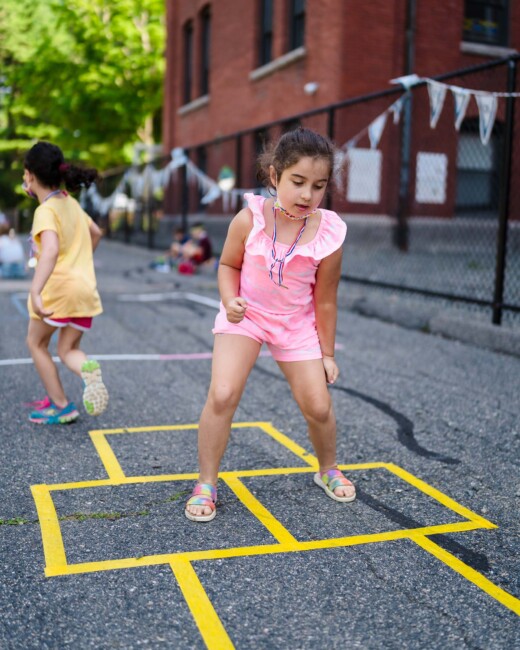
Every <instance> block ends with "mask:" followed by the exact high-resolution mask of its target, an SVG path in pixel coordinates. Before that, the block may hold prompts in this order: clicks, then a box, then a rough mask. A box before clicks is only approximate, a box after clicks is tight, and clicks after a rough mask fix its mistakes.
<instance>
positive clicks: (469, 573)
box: [413, 537, 520, 616]
mask: <svg viewBox="0 0 520 650" xmlns="http://www.w3.org/2000/svg"><path fill="white" fill-rule="evenodd" d="M413 541H414V542H415V543H416V544H418V545H419V546H420V547H421V548H423V549H424V550H425V551H428V553H431V554H432V555H433V556H435V557H436V558H437V559H438V560H440V561H441V562H444V564H446V565H448V566H449V567H450V569H453V570H454V571H456V572H457V573H460V575H461V576H463V577H464V578H466V580H469V581H470V582H472V583H473V584H474V585H476V586H477V587H478V588H479V589H482V591H484V592H486V594H488V596H491V598H494V599H495V600H497V601H498V602H499V603H500V604H501V605H504V607H507V608H508V609H510V610H511V611H513V612H514V613H515V614H517V615H519V616H520V600H519V599H518V598H515V597H514V596H512V595H511V594H509V593H508V592H507V591H504V589H501V588H500V587H497V585H495V584H494V583H493V582H491V580H488V579H487V578H485V577H484V576H483V575H482V574H481V573H479V572H478V571H475V569H472V568H471V567H470V566H468V565H467V564H465V563H464V562H462V561H461V560H459V558H457V557H455V556H454V555H452V554H451V553H448V551H445V550H444V549H443V548H441V547H440V546H439V545H438V544H435V542H432V541H431V539H427V538H426V537H414V538H413Z"/></svg>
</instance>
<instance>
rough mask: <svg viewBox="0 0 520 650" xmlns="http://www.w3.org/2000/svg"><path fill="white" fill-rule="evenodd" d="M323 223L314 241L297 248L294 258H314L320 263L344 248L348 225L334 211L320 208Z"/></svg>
mask: <svg viewBox="0 0 520 650" xmlns="http://www.w3.org/2000/svg"><path fill="white" fill-rule="evenodd" d="M320 212H321V222H320V227H319V228H318V232H317V233H316V236H315V237H314V239H312V240H311V241H310V242H309V243H308V244H303V246H296V248H295V249H294V253H293V256H294V257H296V256H297V255H301V256H303V257H312V258H313V259H315V260H316V261H320V260H322V259H323V258H325V257H327V256H328V255H331V254H332V253H334V251H337V250H338V248H341V246H343V242H344V241H345V237H346V236H347V224H346V223H345V222H344V221H343V219H341V217H339V216H338V215H337V214H336V213H335V212H332V210H324V209H322V208H320Z"/></svg>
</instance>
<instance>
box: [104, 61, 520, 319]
mask: <svg viewBox="0 0 520 650" xmlns="http://www.w3.org/2000/svg"><path fill="white" fill-rule="evenodd" d="M519 58H520V57H518V56H513V57H509V58H507V59H502V60H499V61H493V62H491V63H488V64H483V65H479V66H474V67H472V68H467V69H464V70H459V71H456V72H452V73H447V74H444V75H440V76H437V77H435V78H434V80H436V81H437V82H438V83H440V84H443V85H449V88H448V89H447V92H446V95H445V98H444V103H443V106H442V110H441V111H439V114H438V116H435V119H436V120H437V123H436V125H435V128H432V127H431V125H430V121H431V120H432V119H433V115H432V113H433V108H432V107H433V106H434V104H433V102H432V101H430V92H431V91H430V85H431V84H429V83H426V82H425V81H420V82H419V83H417V84H416V85H414V86H413V87H410V88H408V90H405V88H404V87H403V86H402V85H400V86H394V87H392V88H389V89H388V90H385V91H382V92H379V93H373V94H371V95H367V96H364V97H358V98H353V99H349V100H347V101H345V102H341V103H338V104H334V105H331V106H327V107H325V108H322V109H318V110H315V111H312V112H308V113H305V114H301V115H297V116H294V117H292V118H291V119H289V120H285V121H280V122H274V123H270V124H265V125H261V126H259V127H258V128H256V129H251V130H248V131H243V132H240V133H235V134H232V135H229V136H226V137H222V138H219V139H217V140H213V141H210V142H205V143H202V144H199V145H197V146H196V147H191V148H187V149H186V150H185V153H186V155H187V156H188V160H189V164H190V165H191V168H192V169H193V168H196V169H197V170H198V172H197V174H196V175H194V173H193V171H192V172H190V170H189V169H188V167H187V166H179V167H178V168H176V169H175V170H173V171H172V172H171V174H169V176H168V181H167V183H166V185H165V186H164V187H162V188H157V187H155V186H154V184H153V183H152V182H148V183H147V180H146V178H147V176H146V169H147V167H146V166H141V167H139V168H134V170H133V171H134V173H135V178H140V181H139V182H138V183H135V182H133V183H132V182H128V183H127V184H126V186H125V187H124V189H122V186H121V180H122V179H123V172H122V171H121V172H119V173H118V174H107V175H105V181H104V184H105V186H104V187H103V188H101V191H102V193H103V194H105V195H109V194H110V193H111V192H113V188H114V187H116V188H117V187H119V191H118V192H117V193H116V196H115V197H113V203H112V204H111V206H110V209H109V210H108V211H106V213H105V214H99V215H98V216H99V218H100V220H101V221H102V222H103V223H104V226H105V228H106V229H107V231H108V233H109V234H110V235H111V236H113V237H117V238H120V239H123V240H124V241H127V242H129V241H133V242H138V243H142V244H144V245H148V246H150V247H154V246H157V245H159V246H166V245H167V244H168V242H169V240H170V238H171V231H172V224H174V223H175V224H177V225H178V224H179V223H181V224H182V225H183V226H184V227H186V226H187V223H188V215H190V218H191V216H193V215H197V218H200V217H201V215H203V216H204V219H205V221H206V222H208V223H209V222H210V221H211V219H212V216H215V215H222V214H227V215H231V214H232V213H233V212H235V211H237V210H238V209H239V208H240V207H241V205H242V203H241V197H240V194H241V192H242V190H250V191H260V189H261V188H259V187H258V182H257V180H256V158H257V155H258V153H259V152H260V151H261V150H262V148H263V146H264V144H265V143H266V142H267V141H270V140H275V139H277V138H278V137H279V135H280V134H281V133H283V132H284V131H286V130H289V129H292V128H295V127H296V126H299V125H302V126H307V127H309V128H312V129H315V130H317V131H319V132H321V133H323V134H327V135H329V136H330V137H331V138H332V139H333V140H334V142H335V143H336V145H337V146H338V147H339V148H340V150H341V151H342V152H343V153H344V159H343V164H342V166H341V169H340V173H339V174H338V181H339V182H338V184H337V187H336V188H333V189H331V191H330V193H329V195H328V197H327V205H326V207H329V208H330V209H333V210H335V211H337V212H338V213H340V214H341V215H342V216H343V217H344V218H345V220H346V222H347V225H348V229H349V234H348V237H347V245H346V248H345V253H346V254H345V266H344V279H346V280H347V281H349V282H355V283H359V284H364V285H370V286H373V287H378V288H380V289H387V290H392V291H394V292H395V291H399V292H403V293H409V294H415V295H421V296H424V297H425V298H427V299H430V300H433V299H435V300H438V301H449V302H450V303H451V304H459V305H464V306H466V307H468V308H472V309H480V310H484V312H485V313H487V314H488V315H489V317H490V318H491V320H492V321H493V322H494V323H495V324H500V323H501V322H502V321H504V322H516V321H517V320H518V315H519V314H520V255H519V249H520V190H519V188H518V184H515V183H512V182H511V181H512V179H513V178H515V177H516V176H515V172H516V171H517V170H518V167H519V166H520V147H519V146H518V143H517V138H516V137H515V136H516V134H517V133H518V126H519V120H520V111H518V110H517V111H516V113H515V102H518V100H519V99H520V98H517V97H514V96H513V95H514V93H515V90H516V88H517V87H518V86H517V76H518V71H517V62H518V59H519ZM452 89H454V90H453V92H452ZM456 89H460V90H462V89H471V90H472V91H474V93H473V94H471V95H470V99H469V101H468V103H467V107H466V110H465V113H464V119H461V120H460V125H458V126H459V128H458V129H457V128H456V126H455V120H456V116H457V104H456V99H457V97H456V92H455V90H456ZM478 93H488V94H489V93H504V94H508V95H509V96H507V97H506V96H501V97H499V98H498V100H497V108H496V118H495V120H494V121H493V126H492V128H490V129H489V130H488V133H486V134H485V137H487V138H488V141H487V142H486V143H485V144H484V142H483V135H482V132H481V131H482V124H481V119H480V110H481V109H480V107H479V105H477V99H476V96H477V94H478ZM487 96H488V97H489V95H487ZM382 116H384V117H382ZM378 118H380V119H378ZM376 127H377V128H376ZM168 160H169V158H168V157H166V158H163V159H160V160H155V161H154V162H153V163H151V166H148V170H150V169H152V170H155V172H159V171H160V170H161V169H164V167H165V165H166V164H167V162H168ZM224 167H226V168H231V169H232V170H233V171H234V175H235V178H234V183H235V189H234V190H233V191H232V192H226V193H224V195H223V196H221V197H220V198H217V199H216V200H212V201H211V202H209V203H206V202H205V200H204V199H205V197H207V196H208V191H209V189H211V187H212V185H211V183H213V185H215V184H216V182H217V179H218V177H219V173H220V172H221V170H222V169H223V168H224ZM124 173H125V174H127V175H128V170H126V171H125V172H124ZM150 178H151V176H150ZM210 193H211V192H210ZM216 195H217V196H218V191H217V193H216ZM91 207H92V206H91Z"/></svg>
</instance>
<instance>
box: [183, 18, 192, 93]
mask: <svg viewBox="0 0 520 650" xmlns="http://www.w3.org/2000/svg"><path fill="white" fill-rule="evenodd" d="M183 31H184V34H183V37H184V88H183V101H184V103H185V104H189V102H191V86H192V77H193V23H192V22H191V20H190V21H189V22H187V23H186V24H185V25H184V30H183Z"/></svg>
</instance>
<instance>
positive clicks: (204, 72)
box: [200, 7, 211, 95]
mask: <svg viewBox="0 0 520 650" xmlns="http://www.w3.org/2000/svg"><path fill="white" fill-rule="evenodd" d="M210 36H211V12H210V8H209V7H206V8H205V9H203V10H202V12H201V14H200V94H201V95H207V94H208V93H209V61H210V58H209V57H210V54H209V50H210Z"/></svg>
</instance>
